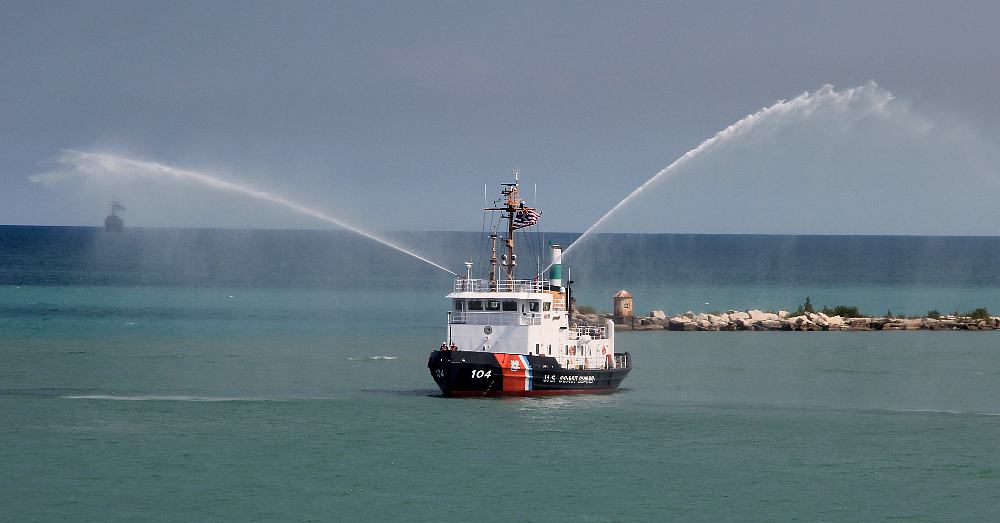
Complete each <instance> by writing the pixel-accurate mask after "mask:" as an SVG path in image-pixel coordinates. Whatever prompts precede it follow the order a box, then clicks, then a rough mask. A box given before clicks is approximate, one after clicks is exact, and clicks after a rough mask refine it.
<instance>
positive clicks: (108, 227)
mask: <svg viewBox="0 0 1000 523" xmlns="http://www.w3.org/2000/svg"><path fill="white" fill-rule="evenodd" d="M124 210H125V206H124V205H122V204H121V203H119V202H118V200H112V201H111V214H109V215H108V216H107V218H104V232H122V230H124V229H125V220H123V219H122V218H121V216H118V211H124Z"/></svg>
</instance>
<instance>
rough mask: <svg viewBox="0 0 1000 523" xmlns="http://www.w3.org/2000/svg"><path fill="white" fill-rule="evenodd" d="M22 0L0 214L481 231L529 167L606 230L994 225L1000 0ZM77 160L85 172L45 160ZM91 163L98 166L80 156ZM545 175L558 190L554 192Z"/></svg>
mask: <svg viewBox="0 0 1000 523" xmlns="http://www.w3.org/2000/svg"><path fill="white" fill-rule="evenodd" d="M2 13H3V16H0V78H2V82H0V187H2V188H0V224H41V225H99V224H101V223H102V221H101V220H103V216H104V214H106V212H107V207H108V202H109V201H110V200H111V198H112V197H116V198H119V199H121V200H122V202H123V203H124V204H125V205H126V207H128V210H127V211H125V213H124V216H125V219H126V224H128V225H129V226H172V227H239V228H244V227H245V228H330V227H334V226H333V225H331V224H330V223H328V222H323V221H318V220H316V219H315V217H311V216H309V215H307V214H303V213H300V212H295V211H293V210H289V209H287V208H284V207H282V206H280V205H275V204H273V203H268V202H264V201H261V200H259V199H258V200H255V199H253V198H247V197H246V195H245V194H236V193H226V192H224V191H220V190H218V189H217V188H215V189H213V188H211V187H207V186H201V185H199V184H196V183H191V182H185V181H177V180H170V179H162V180H154V179H149V178H148V177H143V176H129V175H128V174H127V173H125V174H124V175H123V173H120V172H119V173H115V174H114V175H113V176H112V175H108V176H103V175H101V174H100V173H96V174H95V173H94V172H92V171H88V172H79V169H78V168H77V167H78V166H75V165H67V155H73V154H75V153H79V152H84V153H99V154H110V155H116V156H117V157H121V158H127V159H132V160H136V161H141V162H155V163H157V164H162V165H164V166H169V167H172V168H176V169H183V170H185V172H198V173H204V174H207V175H210V176H213V177H217V178H220V179H224V180H226V181H228V182H232V183H237V184H242V185H245V186H247V187H252V188H254V190H258V191H263V192H267V193H268V194H273V195H277V196H279V197H280V198H281V199H283V200H288V201H294V202H296V203H297V204H300V205H302V206H307V207H309V208H310V209H316V210H319V211H321V212H322V213H324V214H329V215H334V216H337V217H338V219H339V220H343V221H344V222H345V223H350V224H356V225H359V226H362V227H365V228H371V229H391V230H400V229H401V230H413V229H416V230H478V229H479V228H480V227H481V214H480V211H479V209H480V208H481V207H482V204H483V196H482V194H483V185H484V184H489V186H490V188H491V191H492V189H493V188H495V187H496V184H498V183H500V182H505V181H508V180H509V178H510V173H511V170H512V169H515V168H516V169H519V170H520V172H521V179H522V182H523V189H524V194H525V196H526V199H527V200H528V203H529V204H537V205H538V206H539V207H540V208H541V209H542V210H543V212H544V214H543V217H542V223H541V225H542V226H543V228H544V229H546V230H549V231H583V230H585V229H587V228H588V227H589V226H590V225H591V224H592V223H594V222H595V221H596V220H597V219H598V218H600V217H601V216H602V215H603V214H604V213H605V212H606V211H608V210H609V209H611V208H612V207H614V206H615V205H616V204H617V203H618V202H619V201H621V200H622V199H623V198H625V197H626V196H628V195H629V194H630V193H631V192H632V191H633V190H634V189H636V188H637V187H639V186H640V185H642V184H643V183H644V182H646V181H647V180H649V179H650V178H651V177H653V176H654V175H656V174H657V173H658V172H660V171H661V170H663V169H664V168H665V167H667V166H668V165H670V164H671V163H672V162H674V161H675V160H676V159H677V158H679V157H681V156H682V155H684V154H685V153H686V152H687V151H689V150H691V149H694V148H696V147H698V146H699V144H701V143H702V142H704V141H705V140H708V139H710V138H712V137H713V136H714V135H715V134H716V133H718V132H720V131H723V130H724V129H726V128H727V127H729V126H730V125H732V124H734V123H735V122H738V121H740V120H741V119H743V118H745V117H747V115H750V114H752V113H755V112H757V111H759V110H761V109H763V108H766V107H769V106H772V105H773V104H775V103H776V102H777V101H779V100H792V99H795V98H796V97H798V96H800V95H802V94H803V93H806V92H808V93H817V92H821V91H823V90H824V89H825V87H824V86H827V85H829V86H832V89H833V92H835V93H844V92H845V90H850V89H855V88H861V89H862V91H861V95H859V96H860V97H859V98H858V101H856V102H851V103H849V104H842V105H830V106H824V107H819V108H818V110H816V111H809V112H807V113H800V114H796V115H794V117H787V118H784V119H771V120H768V121H769V122H772V123H770V124H768V125H758V126H756V127H755V128H754V129H752V132H747V133H744V134H742V135H740V136H738V137H737V138H734V139H732V140H729V141H727V142H726V143H723V144H721V145H719V146H718V147H716V148H715V149H714V150H711V151H706V152H705V154H703V155H701V156H700V157H699V158H697V159H696V160H697V161H692V162H689V163H690V164H689V165H687V166H685V167H684V169H678V170H677V172H676V173H672V174H671V176H670V177H669V180H664V181H663V182H662V183H659V184H657V185H656V186H655V187H651V188H650V190H648V191H645V192H644V194H643V195H642V197H641V198H636V199H635V204H634V205H630V206H626V207H625V208H623V209H622V210H621V212H620V216H618V217H617V219H613V220H608V221H607V222H606V223H607V225H606V230H613V231H619V232H685V233H791V234H959V235H961V234H977V235H995V234H997V230H998V229H1000V214H998V212H1000V211H997V210H996V209H994V207H998V208H1000V206H996V205H993V203H992V202H995V201H997V200H998V197H1000V160H998V159H1000V155H998V153H997V150H998V145H1000V67H997V64H1000V36H998V34H1000V33H998V31H997V30H996V27H997V26H998V22H1000V4H998V3H996V2H955V3H945V2H923V1H901V2H871V1H865V2H853V1H843V2H823V3H820V2H800V1H796V2H768V1H762V2H587V1H569V2H545V1H531V2H516V1H515V2H468V1H456V2H432V1H421V2H373V1H365V2H351V3H337V2H306V1H302V2H252V1H240V2H226V1H213V2H184V1H175V2H126V1H122V2H100V1H94V2H37V1H35V2H17V1H8V2H5V3H4V4H3V7H2ZM67 170H69V171H73V172H71V173H70V175H69V176H64V177H59V176H49V175H52V174H60V173H65V171H67ZM74 174H75V175H74ZM536 187H537V196H536Z"/></svg>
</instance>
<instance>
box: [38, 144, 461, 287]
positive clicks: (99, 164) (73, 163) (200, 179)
mask: <svg viewBox="0 0 1000 523" xmlns="http://www.w3.org/2000/svg"><path fill="white" fill-rule="evenodd" d="M58 162H59V163H60V164H63V165H66V166H69V167H70V168H71V169H72V171H71V173H70V174H81V175H106V174H112V175H117V176H149V177H166V178H174V179H177V180H183V181H190V182H195V183H199V184H201V185H204V186H206V187H211V188H213V189H218V190H221V191H226V192H230V193H236V194H242V195H244V196H249V197H251V198H255V199H257V200H261V201H265V202H269V203H274V204H277V205H281V206H283V207H286V208H288V209H290V210H293V211H295V212H297V213H300V214H304V215H306V216H310V217H313V218H316V219H318V220H322V221H325V222H328V223H331V224H333V225H336V226H337V227H341V228H343V229H347V230H349V231H351V232H353V233H355V234H360V235H361V236H364V237H366V238H369V239H371V240H374V241H376V242H378V243H381V244H382V245H385V246H386V247H390V248H393V249H395V250H397V251H399V252H402V253H404V254H407V255H409V256H412V257H414V258H416V259H418V260H420V261H422V262H424V263H428V264H430V265H433V266H434V267H437V268H438V269H441V270H442V271H445V272H448V273H450V274H453V275H454V274H455V272H453V271H451V270H449V269H446V268H444V267H443V266H441V265H440V264H437V263H435V262H433V261H431V260H428V259H427V258H424V257H423V256H420V255H419V254H416V253H414V252H412V251H410V250H408V249H406V248H404V247H401V246H399V245H396V244H395V243H393V242H391V241H389V240H387V239H385V238H381V237H379V236H377V235H376V234H374V233H372V232H369V231H365V230H363V229H361V228H359V227H356V226H354V225H351V224H349V223H346V222H344V221H343V220H341V219H339V218H336V217H334V216H331V215H329V214H327V213H325V212H322V211H319V210H316V209H312V208H310V207H306V206H305V205H302V204H300V203H298V202H295V201H292V200H289V199H288V198H285V197H283V196H279V195H276V194H271V193H269V192H267V191H262V190H260V189H255V188H253V187H249V186H247V185H243V184H239V183H235V182H230V181H227V180H222V179H219V178H216V177H214V176H209V175H207V174H204V173H200V172H196V171H189V170H186V169H178V168H176V167H171V166H169V165H164V164H161V163H156V162H146V161H141V160H135V159H132V158H125V157H122V156H117V155H113V154H107V153H95V152H84V151H72V150H67V151H63V154H62V155H61V156H60V157H59V159H58ZM61 174H65V173H59V174H56V175H53V174H41V175H35V176H32V177H31V180H32V181H36V182H45V181H50V180H52V179H54V178H56V177H58V176H59V175H61Z"/></svg>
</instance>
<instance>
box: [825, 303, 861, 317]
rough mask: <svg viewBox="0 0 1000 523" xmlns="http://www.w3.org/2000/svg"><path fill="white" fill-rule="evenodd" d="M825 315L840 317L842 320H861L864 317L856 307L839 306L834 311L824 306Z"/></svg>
mask: <svg viewBox="0 0 1000 523" xmlns="http://www.w3.org/2000/svg"><path fill="white" fill-rule="evenodd" d="M823 314H826V315H827V316H840V317H842V318H860V317H861V316H863V315H862V314H861V311H859V310H858V307H857V306H856V305H837V306H836V307H834V308H832V309H831V308H829V307H826V306H824V307H823Z"/></svg>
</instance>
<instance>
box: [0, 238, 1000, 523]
mask: <svg viewBox="0 0 1000 523" xmlns="http://www.w3.org/2000/svg"><path fill="white" fill-rule="evenodd" d="M59 249H60V247H59V246H58V245H56V246H54V247H51V248H50V250H49V251H46V252H47V254H46V256H48V257H42V256H41V255H36V256H37V257H36V258H35V261H37V262H39V264H31V263H28V261H25V260H29V259H30V258H31V257H30V256H28V255H24V254H22V258H21V260H22V261H19V262H17V263H15V262H12V261H10V259H11V253H10V251H9V250H8V251H6V252H5V256H7V258H0V262H2V263H3V264H4V265H3V266H2V267H3V268H4V269H5V276H4V277H5V278H6V279H7V284H6V285H2V286H0V355H2V358H3V362H4V363H3V365H0V416H2V419H3V423H0V441H2V442H3V445H2V446H0V464H2V465H0V466H2V470H3V474H0V507H3V514H4V515H3V518H2V519H4V520H9V521H52V520H60V521H66V520H71V521H108V520H130V521H132V520H153V521H192V520H197V521H203V520H282V521H331V520H360V519H365V520H374V521H398V520H407V521H411V520H412V521H427V520H445V521H468V520H483V521H511V520H528V519H535V520H537V519H550V520H556V521H580V520H583V521H608V520H654V519H655V520H663V519H681V520H700V521H722V520H730V521H735V520H739V521H745V520H754V521H775V520H792V519H798V520H828V521H829V520H836V521H840V520H848V521H857V520H876V519H912V520H917V521H955V520H977V521H983V520H993V519H996V518H997V515H998V512H1000V510H998V509H997V507H998V506H1000V505H998V499H997V498H998V496H1000V457H998V453H997V452H996V441H998V440H1000V379H998V378H1000V350H997V348H998V347H1000V343H998V341H997V340H998V338H997V335H996V333H992V332H884V333H883V332H870V333H866V332H827V333H784V332H776V333H749V332H732V333H730V332H720V333H683V332H637V333H621V334H620V335H619V338H618V342H619V343H620V344H621V347H622V348H623V349H625V350H629V351H630V352H631V353H632V354H633V360H634V361H635V365H636V368H635V369H634V371H633V372H632V374H631V375H630V376H629V378H628V379H627V380H626V381H625V383H624V386H625V389H623V390H622V391H620V392H618V393H615V394H610V395H600V396H581V397H571V398H525V399H471V400H451V399H444V398H440V397H437V395H436V392H437V391H436V389H435V388H434V384H433V381H432V380H431V379H430V376H429V374H428V373H427V370H426V358H427V354H428V352H429V350H430V349H431V348H433V347H436V346H437V344H439V343H440V341H441V338H442V336H443V335H444V328H443V320H444V312H443V311H444V308H445V305H446V304H445V303H444V300H443V299H442V298H441V295H442V294H443V292H444V290H442V289H441V288H440V287H441V285H442V283H441V281H439V280H438V279H436V278H439V276H437V275H436V274H434V273H433V272H428V273H426V274H423V273H419V272H418V270H417V269H412V271H413V272H410V273H406V274H405V277H403V278H401V279H400V280H398V281H397V283H399V285H395V286H394V285H389V284H386V283H385V282H382V283H381V284H371V283H367V282H364V281H362V282H361V283H351V282H342V281H340V280H336V279H331V280H325V279H324V278H326V276H323V275H324V274H325V273H323V272H322V271H320V270H319V269H317V272H316V273H314V274H313V276H310V278H312V279H310V280H309V284H302V285H300V284H296V282H295V280H294V279H288V280H286V282H285V283H283V284H281V285H265V283H266V282H264V281H258V282H257V284H255V282H254V281H253V280H252V279H250V280H242V281H241V280H239V279H238V278H236V277H229V276H227V275H226V274H223V273H220V272H219V271H214V274H216V275H217V277H209V276H204V277H203V276H200V275H201V274H203V273H205V274H212V273H213V270H204V271H203V270H202V269H203V268H205V267H206V266H207V267H209V269H210V268H211V267H210V266H211V264H210V263H209V264H207V265H206V264H205V263H203V262H202V261H199V262H198V263H196V264H192V265H189V266H187V267H188V269H184V271H187V272H184V271H179V273H180V274H181V275H180V276H177V275H176V271H175V275H174V276H172V277H171V278H172V279H171V280H170V281H168V282H164V281H156V278H157V277H159V276H157V275H156V274H153V275H144V274H145V271H147V270H155V271H163V270H164V265H163V263H162V261H157V262H155V263H153V262H146V263H144V264H142V267H155V269H142V268H141V267H139V268H136V267H133V266H126V267H124V268H121V267H120V268H119V270H125V271H126V272H130V274H132V276H130V277H133V276H134V277H135V279H136V280H139V281H128V282H124V283H122V282H120V281H118V282H116V281H114V280H115V276H114V271H111V276H106V274H107V271H106V270H104V269H106V268H107V266H106V265H104V264H103V262H100V263H98V262H93V261H90V262H87V263H92V264H95V265H91V266H89V267H88V268H86V270H82V269H79V268H77V269H73V270H70V268H67V267H56V268H55V269H52V270H48V269H46V270H47V271H48V272H47V276H45V278H48V279H49V280H50V282H49V283H46V281H44V278H40V277H37V276H32V275H31V274H35V273H31V274H28V272H29V271H28V269H25V268H24V267H29V268H32V269H31V270H35V271H37V270H38V267H40V266H48V267H50V268H51V266H52V265H53V264H58V260H59V258H58V257H57V258H52V256H54V255H53V254H52V253H53V252H55V253H58V251H59ZM88 249H91V250H90V251H88V253H87V254H86V256H85V257H86V258H87V259H89V260H95V259H96V260H101V259H102V258H101V256H100V253H99V252H98V253H96V254H95V252H94V251H93V249H94V247H92V246H91V247H88ZM70 254H72V253H70ZM76 256H78V257H80V258H83V257H84V255H83V254H80V253H79V252H77V254H76ZM355 256H367V253H355ZM887 256H890V255H887ZM958 256H961V253H958ZM4 260H6V261H4ZM185 260H186V261H185V263H190V258H185ZM80 263H83V262H80ZM274 263H275V264H277V265H279V266H281V267H287V266H288V263H287V260H284V261H283V260H282V259H280V257H278V258H277V261H275V262H274ZM193 266H196V267H198V269H197V270H189V269H190V267H193ZM102 267H104V269H102ZM171 267H175V266H171ZM167 268H168V269H169V268H170V267H167ZM244 268H245V267H244ZM175 269H176V267H175ZM175 269H171V270H175ZM260 270H261V271H262V273H264V274H266V273H267V270H266V268H265V269H260ZM281 270H284V269H281ZM338 270H339V269H338ZM67 271H69V272H67ZM26 274H28V275H27V276H26ZM67 274H70V275H71V276H66V275H67ZM94 274H102V276H101V278H110V279H111V281H106V282H105V283H104V284H96V283H97V282H95V281H94V280H95V278H93V277H88V275H90V276H93V275H94ZM317 274H319V276H317ZM351 277H352V278H353V277H354V276H353V275H352V276H351ZM619 277H620V276H619ZM976 277H978V278H986V281H987V282H989V275H986V276H983V275H982V274H980V275H978V276H976ZM198 278H203V279H198ZM15 279H16V280H17V281H13V280H15ZM143 279H146V280H148V281H142V280H143ZM845 279H847V280H851V278H845ZM635 280H640V278H635ZM324 281H332V282H334V283H330V284H324V283H323V282H324ZM390 281H391V279H390ZM802 281H805V282H808V281H810V280H809V278H806V277H801V278H798V280H796V281H786V282H785V283H781V282H774V281H765V282H763V283H761V282H759V281H758V282H757V283H756V284H755V283H754V282H753V281H751V282H748V283H746V284H744V285H742V286H740V285H733V284H732V283H724V284H720V285H711V284H709V283H707V282H704V281H692V279H690V278H689V279H688V280H687V281H680V282H678V285H677V286H676V287H675V288H674V290H676V289H678V288H680V289H687V290H684V291H682V292H681V294H684V293H689V294H690V296H691V298H692V299H694V298H696V297H697V296H699V295H698V294H697V291H695V290H691V289H704V293H716V294H717V295H719V296H723V297H725V296H738V295H745V296H752V294H753V293H759V294H761V295H768V296H777V295H778V294H780V293H782V292H788V293H789V295H797V294H800V293H801V292H803V291H804V292H812V291H811V290H810V289H812V288H813V287H812V286H811V285H809V284H808V283H807V284H805V285H801V284H800V283H797V282H802ZM599 283H601V282H599ZM640 283H642V284H643V285H648V286H649V288H657V285H655V284H653V285H650V284H649V282H648V281H645V280H643V281H641V282H640ZM601 284H604V283H601ZM443 285H444V286H445V287H447V285H448V279H447V277H445V278H444V280H443ZM578 285H580V286H582V285H583V283H582V281H580V280H578ZM607 285H609V286H610V283H608V284H607ZM922 285H927V286H926V287H922ZM622 286H629V285H628V284H626V285H622ZM828 286H829V287H830V288H835V286H832V285H828ZM845 287H857V288H858V289H859V292H862V291H863V292H866V293H867V294H866V296H869V297H870V299H871V300H872V301H873V302H874V303H877V304H878V305H879V306H880V307H882V306H886V305H882V302H878V301H877V300H878V297H879V296H884V297H886V300H894V299H898V300H900V302H901V303H909V301H908V300H911V299H918V297H919V296H923V295H922V294H920V293H919V292H920V290H921V289H924V290H923V292H925V293H926V294H927V296H929V298H928V299H932V298H934V297H936V296H939V297H940V296H958V297H960V298H958V299H965V300H969V301H970V302H977V303H982V304H989V303H990V301H989V300H996V299H997V298H996V295H995V294H992V291H991V290H990V289H991V288H992V287H991V284H988V285H984V286H983V287H982V288H981V289H980V293H979V294H978V295H977V293H976V292H975V288H974V287H973V286H970V285H967V284H966V283H964V282H963V280H962V279H961V278H959V279H958V280H956V281H954V282H952V283H948V282H941V281H936V282H931V283H927V281H926V278H925V279H924V280H920V279H918V278H911V279H910V280H909V281H900V282H895V283H892V284H885V285H878V284H876V283H875V282H870V283H868V284H867V285H865V284H862V283H859V282H857V280H856V279H854V280H853V281H851V282H850V285H848V286H845ZM639 288H642V286H641V285H640V286H639ZM662 288H663V289H665V290H664V291H662V292H663V295H664V296H667V295H668V294H669V295H673V294H672V293H670V292H669V291H670V290H671V289H670V288H669V287H662ZM733 289H735V290H733ZM782 289H784V290H782ZM984 289H985V290H984ZM910 292H916V294H913V295H912V296H914V297H913V298H908V296H911V295H909V294H907V293H910ZM949 293H951V294H949ZM595 295H596V293H595ZM643 296H645V294H643ZM699 299H700V298H699ZM716 299H717V298H714V297H713V298H712V299H705V301H715V300H716ZM718 299H725V298H718ZM747 299H749V298H747ZM919 299H923V298H919ZM873 306H874V305H873ZM920 306H921V307H923V305H922V304H921V305H920ZM953 306H956V307H957V306H960V304H955V305H953ZM720 308H727V307H725V306H722V307H720Z"/></svg>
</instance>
